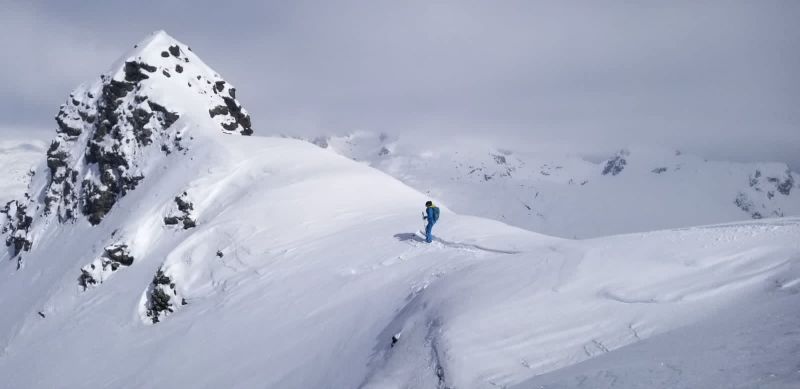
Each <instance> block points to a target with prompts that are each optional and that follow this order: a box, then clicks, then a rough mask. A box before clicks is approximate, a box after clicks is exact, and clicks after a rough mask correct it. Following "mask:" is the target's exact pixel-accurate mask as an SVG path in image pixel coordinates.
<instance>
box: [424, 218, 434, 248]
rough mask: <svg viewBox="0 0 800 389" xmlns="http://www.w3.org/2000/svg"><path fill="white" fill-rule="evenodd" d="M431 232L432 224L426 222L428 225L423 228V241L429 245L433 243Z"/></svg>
mask: <svg viewBox="0 0 800 389" xmlns="http://www.w3.org/2000/svg"><path fill="white" fill-rule="evenodd" d="M431 230H433V223H431V222H428V225H426V226H425V241H426V242H428V243H431V242H432V241H433V234H432V233H431Z"/></svg>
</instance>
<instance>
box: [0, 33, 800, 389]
mask: <svg viewBox="0 0 800 389" xmlns="http://www.w3.org/2000/svg"><path fill="white" fill-rule="evenodd" d="M172 46H177V47H179V48H180V49H181V52H183V50H185V49H184V48H186V46H185V45H183V44H181V43H179V42H176V41H175V40H174V39H172V38H171V37H169V36H168V35H166V34H165V33H163V32H159V33H156V34H154V35H153V36H152V37H150V38H148V39H147V40H146V41H144V42H143V43H142V44H140V45H139V46H138V47H137V50H135V51H134V52H133V53H132V54H129V55H126V56H125V57H124V58H125V59H129V58H142V62H144V63H145V64H147V65H148V66H154V67H156V68H159V67H164V66H167V65H164V63H163V62H162V61H167V60H168V61H173V60H174V59H173V58H172V57H170V56H167V57H161V56H160V54H159V52H160V51H161V50H162V49H164V48H165V47H172ZM142 47H144V48H145V49H142ZM153 53H155V55H153ZM160 58H165V59H164V60H162V59H160ZM122 62H123V63H124V62H126V61H125V60H123V61H122ZM191 63H192V64H193V65H192V66H191V67H189V66H187V67H186V69H185V70H187V71H188V72H189V74H190V75H191V74H194V73H195V72H202V74H209V75H211V76H214V73H213V71H212V70H210V69H208V68H207V67H206V66H205V65H204V64H202V63H201V62H200V61H199V60H196V58H194V57H192V58H191ZM120 66H122V65H120ZM169 66H172V64H169ZM115 71H116V69H112V71H111V72H109V76H107V77H105V78H104V79H102V80H101V81H100V83H99V84H97V85H95V86H96V87H97V88H100V89H103V88H104V85H109V84H110V80H113V79H117V80H121V79H123V78H124V77H125V76H124V75H122V74H117V75H114V74H115ZM157 74H158V72H157V71H154V72H152V75H153V76H156V75H157ZM153 76H151V77H150V78H148V79H143V80H138V81H135V82H133V84H134V85H133V88H132V89H131V90H129V91H128V93H126V94H124V95H123V96H121V97H117V98H116V101H120V100H123V101H126V99H130V100H129V101H131V102H135V101H136V100H141V101H140V103H141V102H144V101H152V100H151V99H153V100H156V99H157V101H156V103H157V104H158V105H159V106H160V107H162V108H163V110H160V111H158V112H170V113H171V114H173V115H177V116H178V118H177V119H175V120H174V121H172V122H171V123H169V125H164V124H165V123H163V119H164V117H163V116H166V115H158V114H155V113H154V114H153V116H152V117H151V118H153V120H154V121H150V122H148V125H146V126H140V129H139V130H137V129H136V126H131V127H127V126H128V124H130V123H131V122H130V121H127V120H126V119H124V118H125V117H126V116H127V114H128V112H124V111H125V106H124V105H119V106H117V107H115V110H114V111H115V112H117V116H115V118H114V120H116V123H115V124H113V125H111V128H110V130H109V131H106V133H107V134H109V135H113V134H114V133H115V132H121V133H122V134H121V135H122V139H126V137H127V136H129V135H131V136H133V135H136V134H137V133H138V134H140V133H141V131H140V130H141V128H145V127H147V128H149V129H151V130H152V131H151V133H150V135H149V136H150V137H151V142H149V143H146V142H141V143H135V142H139V141H138V140H136V137H135V136H133V138H130V139H131V140H130V143H127V144H128V145H129V146H128V147H130V148H129V149H123V148H124V147H125V146H122V145H121V144H120V143H117V142H116V141H118V140H117V139H116V138H114V137H111V138H105V137H104V136H103V134H102V132H104V131H105V130H103V128H104V126H107V125H104V124H102V123H103V122H102V121H97V120H94V121H92V122H89V121H88V120H85V119H83V120H77V119H76V120H75V121H74V122H72V123H71V124H70V128H77V129H79V130H80V134H79V135H78V136H70V137H66V136H64V134H65V132H64V131H63V130H62V131H61V132H59V134H58V136H57V141H59V142H62V144H64V145H65V146H64V147H63V150H64V151H65V152H66V154H67V155H68V157H66V158H64V159H63V161H64V163H63V164H61V163H53V162H52V158H53V156H52V155H53V152H52V151H51V152H49V154H50V157H49V158H50V160H49V161H48V162H50V164H49V165H50V166H48V164H47V163H42V165H41V166H40V167H39V168H38V172H37V174H36V176H35V178H34V181H33V185H32V186H31V192H30V201H20V202H17V203H14V204H13V209H8V210H7V211H6V212H7V213H9V214H10V216H12V217H11V221H10V223H7V224H6V232H5V234H7V236H10V237H14V239H12V240H11V242H12V244H11V245H10V246H9V249H8V250H7V251H6V252H4V253H3V254H2V255H1V256H0V311H1V312H3V315H2V317H0V376H1V377H3V385H4V386H8V387H15V388H22V387H26V388H27V387H114V388H140V387H180V388H184V387H185V388H206V387H207V388H214V387H232V388H253V387H264V388H492V387H512V386H515V385H516V386H518V387H539V385H540V382H536V381H531V380H536V379H546V380H548V381H547V382H544V381H541V382H543V383H545V384H547V385H549V384H550V382H554V383H557V384H561V383H563V384H564V385H566V386H561V387H580V385H581V384H582V382H583V383H585V382H599V381H580V380H579V381H571V379H572V377H576V376H579V375H587V376H591V377H595V376H598V377H602V376H603V375H602V374H601V373H597V374H595V375H591V374H593V372H598V371H602V372H609V373H608V374H620V372H621V371H624V372H629V374H628V375H627V377H630V378H629V381H626V384H625V385H624V386H621V387H631V388H636V387H643V385H642V383H643V382H655V381H647V380H651V379H653V378H657V377H656V376H655V375H648V374H646V372H647V371H648V370H646V369H650V370H652V371H655V373H654V374H656V373H658V374H662V376H666V375H668V374H672V373H669V372H663V365H662V362H663V360H662V359H660V358H661V357H660V356H659V355H660V354H658V353H659V352H662V351H663V350H665V348H666V347H665V346H664V341H663V339H664V338H666V339H668V342H675V343H680V342H683V343H685V341H684V336H683V335H681V333H684V332H685V333H689V334H690V335H691V334H694V335H691V336H688V337H687V338H688V339H690V340H692V339H695V338H697V337H700V336H701V335H703V334H707V333H712V332H714V331H716V329H717V327H718V326H717V325H716V324H717V323H719V321H720V317H725V318H726V320H725V323H728V324H730V326H729V327H723V328H727V329H729V331H728V332H721V335H720V336H723V337H724V339H723V341H724V340H734V337H736V338H735V340H737V341H738V342H739V343H737V345H738V348H737V350H744V351H746V353H744V351H743V353H742V354H740V359H739V360H737V363H736V364H731V363H729V362H728V360H727V358H728V357H729V356H728V355H721V354H719V353H718V354H712V357H713V358H712V360H709V361H703V362H704V363H705V364H706V365H705V366H708V367H709V368H708V369H697V371H696V373H694V374H693V375H692V376H691V377H689V376H686V375H680V374H672V375H670V376H669V377H670V381H664V382H666V383H664V382H662V383H660V384H657V385H655V386H650V385H644V386H646V387H675V386H678V387H680V386H681V385H684V386H685V385H689V384H692V383H696V382H704V383H712V385H710V386H711V387H719V385H716V384H717V383H719V384H722V383H726V382H730V381H728V380H729V378H728V375H727V373H726V372H724V371H722V372H721V371H719V370H718V369H716V368H715V367H717V366H735V367H736V368H737V372H738V374H739V375H738V376H737V377H739V378H741V379H742V381H739V383H741V384H742V385H740V386H741V387H757V386H756V385H754V384H753V383H766V384H769V385H774V387H780V386H778V385H780V384H785V385H784V387H790V386H789V385H790V384H797V383H798V382H800V375H798V372H797V370H796V366H795V365H794V364H793V363H794V361H795V359H794V358H795V356H796V348H795V347H777V348H774V349H766V348H763V347H760V346H763V345H765V344H770V343H769V342H767V343H762V342H764V341H765V340H767V341H770V342H772V344H775V343H779V342H778V341H779V340H780V341H786V342H788V343H789V344H796V340H797V335H795V334H793V333H788V334H787V333H786V332H785V329H786V328H790V324H789V323H796V322H797V319H798V316H797V315H796V313H797V310H796V309H795V308H793V307H796V306H798V302H800V300H798V296H800V294H798V292H800V268H798V260H799V259H800V242H798V240H797V236H798V234H799V233H800V219H798V218H784V219H769V220H761V221H753V222H747V223H738V224H730V225H718V226H709V227H697V228H689V229H682V230H668V231H660V232H650V233H640V234H634V235H622V236H616V237H610V238H600V239H593V240H585V241H574V240H567V239H561V238H554V237H548V236H545V235H540V234H537V233H533V232H529V231H526V230H522V229H519V228H516V227H512V226H509V225H507V224H504V223H501V222H497V221H492V220H488V219H482V218H477V217H471V216H462V215H458V214H456V213H453V212H451V211H450V210H449V209H447V208H446V207H445V208H443V212H442V218H441V223H440V224H439V225H437V226H436V228H435V230H434V232H435V234H436V236H437V240H436V241H435V242H434V243H433V244H430V245H427V244H424V243H422V242H420V241H419V238H416V237H415V235H414V232H415V231H417V230H418V229H419V228H420V227H421V220H420V216H419V214H420V212H421V210H422V204H423V203H424V201H425V200H426V199H427V196H426V195H424V194H422V193H420V192H418V191H416V190H414V189H412V188H410V187H409V186H407V185H405V184H403V183H401V182H400V181H398V180H396V179H394V178H392V177H391V176H389V175H387V174H385V173H382V172H380V171H378V170H375V169H372V168H370V167H369V166H366V165H364V164H359V163H356V162H354V161H352V160H350V159H348V158H344V157H342V156H339V155H337V154H336V153H330V152H327V151H325V150H321V149H320V148H318V147H315V146H313V145H311V144H309V143H307V142H302V141H298V140H292V139H282V138H265V137H246V136H238V135H236V134H235V133H241V131H242V130H241V128H237V130H236V131H229V130H228V129H227V128H225V127H222V126H221V124H220V123H219V122H218V119H219V118H218V117H216V115H211V114H210V111H213V110H214V108H215V107H217V105H216V104H218V101H217V100H216V99H214V98H213V95H214V93H213V91H209V90H207V89H202V90H201V92H202V91H206V93H198V92H197V90H192V89H189V92H186V90H184V89H180V88H183V85H184V83H183V81H185V80H178V81H175V79H174V78H166V77H164V78H158V77H157V76H156V77H153ZM207 85H210V84H207ZM95 86H92V87H90V89H91V88H94V87H95ZM190 92H191V93H190ZM209 93H210V94H211V96H209ZM95 95H96V94H95ZM137 96H139V97H138V98H137ZM141 96H147V98H146V99H145V98H142V97H141ZM103 104H105V103H103ZM103 104H100V103H98V104H95V103H92V102H88V103H86V105H87V106H88V108H86V107H84V108H85V109H89V110H92V109H95V108H96V107H99V108H100V110H102V109H103ZM237 104H238V103H237ZM81 105H83V104H81ZM117 109H122V110H123V112H120V111H116V110H117ZM109 115H110V114H109ZM78 117H81V116H80V115H78ZM158 119H161V120H158ZM111 121H113V120H111ZM109 123H110V122H109ZM226 123H239V122H236V121H230V122H226ZM248 127H249V126H248ZM98 131H99V132H101V134H100V135H97V134H98ZM126 131H127V132H126ZM177 136H180V141H179V142H178V145H179V146H180V147H178V145H176V144H175V143H174V141H175V140H176V137H177ZM93 142H96V143H99V144H102V145H103V146H107V147H108V152H107V153H100V155H101V156H102V155H105V156H113V158H98V159H96V160H94V162H92V161H89V160H87V159H86V156H87V155H88V154H89V153H93V152H95V151H92V150H91V147H92V146H91V145H92V144H93ZM124 142H125V141H124V140H123V141H122V143H124ZM114 145H117V146H116V148H115V146H114ZM164 145H166V146H167V147H166V148H167V149H168V151H170V152H167V151H165V150H164V149H163V148H162V147H161V146H164ZM51 150H53V149H52V148H51ZM120 150H122V152H120ZM108 160H110V161H116V162H119V165H114V166H116V167H113V166H112V167H109V165H110V164H111V162H108ZM59 161H62V160H61V159H59ZM104 161H106V162H104ZM123 161H124V163H122V162H123ZM103 164H105V166H104V168H101V165H103ZM119 166H123V167H124V169H119ZM108 169H112V171H111V172H110V173H108V174H112V175H113V176H114V180H110V179H109V177H106V178H105V179H104V178H102V177H100V178H98V177H97V174H99V173H98V172H99V171H104V170H108ZM113 169H117V170H116V171H114V170H113ZM65 171H69V172H71V171H76V172H79V173H76V174H73V173H68V174H67V175H66V181H63V180H62V181H60V182H57V181H58V180H59V179H60V177H62V175H61V174H64V172H65ZM129 171H135V172H136V173H135V174H133V175H130V174H128V173H127V172H129ZM73 175H76V176H77V178H76V179H75V182H76V183H80V184H78V185H74V186H69V187H68V188H72V189H69V190H64V186H57V187H58V188H59V190H58V191H53V190H52V189H53V188H54V186H53V185H54V184H56V185H61V184H63V183H64V182H71V181H70V180H72V178H71V177H72V176H73ZM107 176H108V175H107ZM139 176H141V177H142V178H138V179H136V182H135V185H133V186H132V187H128V188H127V189H126V190H124V191H122V190H119V191H116V189H119V187H115V186H114V185H112V184H106V183H114V182H117V181H116V180H121V181H124V180H123V179H124V178H126V177H139ZM42 177H44V178H42ZM87 181H88V182H90V183H94V185H97V186H98V188H99V192H97V191H93V190H91V189H86V188H91V187H90V186H89V184H86V186H85V185H84V184H82V182H87ZM98 183H99V184H98ZM78 188H80V189H78ZM73 191H75V192H74V193H73ZM48 195H50V196H52V197H48ZM73 195H74V196H75V198H77V205H76V206H75V207H72V208H71V204H72V203H70V202H68V201H65V199H64V198H65V197H67V198H69V197H71V196H73ZM92 196H98V197H99V198H112V199H113V201H112V202H111V203H110V206H109V207H108V209H105V208H102V207H101V208H93V207H91V206H90V207H88V208H87V204H90V205H91V204H94V203H93V201H95V200H96V199H92ZM104 196H105V197H104ZM109 196H111V197H109ZM48 198H49V199H50V200H49V203H50V204H57V205H58V206H59V207H61V208H57V207H56V206H55V205H54V206H51V207H50V208H49V210H48V207H47V205H46V201H47V199H48ZM103 205H104V206H105V205H109V204H108V203H103ZM70 209H71V210H73V211H74V213H73V214H72V215H71V216H72V217H71V218H67V217H65V216H67V215H68V213H67V212H61V211H67V210H70ZM98 210H101V211H103V212H100V213H98ZM28 217H29V218H30V220H28V219H27V218H28ZM17 242H21V243H20V244H19V245H17V244H16V243H17ZM733 309H742V310H743V311H750V310H752V311H753V312H754V313H753V314H752V315H750V314H748V315H746V316H745V317H744V318H743V319H742V320H739V318H738V317H737V316H736V315H730V316H718V315H717V313H718V312H723V313H724V312H728V311H729V310H733ZM756 312H757V313H763V314H769V315H772V317H773V321H772V323H774V325H768V326H761V325H758V323H757V322H756V321H755V320H756V317H755V316H754V315H755V313H756ZM727 317H730V319H727ZM704 326H710V328H708V329H704V328H706V327H704ZM740 329H741V330H745V329H746V330H747V331H748V332H749V334H745V335H746V336H739V335H740V332H741V331H739V330H740ZM726 333H729V334H730V336H729V337H728V336H725V334H726ZM698 334H699V335H698ZM723 341H720V343H723ZM708 344H710V345H717V344H719V343H713V339H710V340H709V343H708ZM687 347H688V346H687ZM687 349H688V351H687V353H688V352H692V350H691V348H687ZM642 355H648V356H650V355H653V356H654V357H652V358H647V359H642V357H641V356H642ZM670 357H671V356H670ZM665 358H666V357H665ZM770 358H772V359H770ZM767 361H775V363H774V364H769V365H767V364H766V363H765V362H767ZM594 362H596V363H597V364H595V365H589V364H591V363H594ZM634 362H636V363H638V365H635V366H633V365H632V364H633V363H634ZM695 363H696V360H692V359H690V358H687V359H685V360H675V361H673V360H671V361H670V366H675V367H676V368H678V369H683V370H682V371H689V368H691V367H693V366H695ZM688 364H691V366H688ZM631 366H632V367H631ZM637 368H638V370H637ZM570 369H572V370H570ZM643 369H644V370H643ZM659 369H660V370H659ZM643 371H644V372H645V373H643ZM560 372H565V373H564V375H563V376H558V374H560ZM598 374H599V375H598ZM591 377H590V378H588V379H594V378H591ZM597 379H599V378H597ZM673 383H674V384H675V385H673ZM737 385H738V383H737ZM589 387H592V386H591V385H590V386H589ZM733 387H736V385H734V386H733Z"/></svg>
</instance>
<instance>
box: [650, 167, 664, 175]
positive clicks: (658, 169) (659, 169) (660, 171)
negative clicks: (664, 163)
mask: <svg viewBox="0 0 800 389" xmlns="http://www.w3.org/2000/svg"><path fill="white" fill-rule="evenodd" d="M666 171H667V168H665V167H657V168H655V169H653V170H651V172H653V173H655V174H661V173H664V172H666Z"/></svg>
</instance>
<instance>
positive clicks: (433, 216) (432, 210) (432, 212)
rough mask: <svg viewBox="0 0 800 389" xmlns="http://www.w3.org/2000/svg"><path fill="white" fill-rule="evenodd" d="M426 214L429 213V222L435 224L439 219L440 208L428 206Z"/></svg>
mask: <svg viewBox="0 0 800 389" xmlns="http://www.w3.org/2000/svg"><path fill="white" fill-rule="evenodd" d="M425 214H426V215H427V217H426V219H427V220H428V223H431V224H434V223H436V222H437V221H438V220H439V208H437V207H427V208H426V209H425Z"/></svg>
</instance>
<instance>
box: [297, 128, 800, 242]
mask: <svg viewBox="0 0 800 389" xmlns="http://www.w3.org/2000/svg"><path fill="white" fill-rule="evenodd" d="M312 142H313V143H315V144H317V145H319V146H322V147H323V148H327V149H329V150H332V151H335V152H337V153H339V154H342V155H345V156H347V157H349V158H352V159H355V160H357V161H361V162H364V163H368V164H369V165H370V166H373V167H375V168H377V169H380V170H382V171H384V172H386V173H388V174H390V175H392V176H394V177H396V178H398V179H400V180H401V181H403V182H404V183H406V184H408V185H410V186H411V187H413V188H415V189H417V190H419V191H422V192H423V193H427V194H429V195H430V196H432V197H434V198H438V199H440V200H441V201H444V202H446V203H447V204H448V205H450V206H451V208H452V209H453V210H454V211H456V212H459V213H463V214H471V215H476V216H482V217H487V218H492V219H496V220H500V221H503V222H505V223H509V224H512V225H515V226H518V227H522V228H525V229H528V230H532V231H536V232H540V233H544V234H548V235H555V236H560V237H565V238H591V237H599V236H607V235H613V234H621V233H631V232H640V231H652V230H658V229H666V228H676V227H687V226H694V225H702V224H714V223H725V222H733V221H737V220H744V219H749V218H754V217H755V218H767V217H782V216H798V215H800V175H799V174H797V173H793V172H791V171H790V169H789V168H788V166H787V165H786V164H785V163H768V162H765V163H737V162H730V161H714V160H706V159H703V158H700V157H697V156H693V155H689V154H685V153H681V152H679V151H675V150H666V149H658V148H630V149H623V150H621V151H620V152H619V153H617V155H609V156H605V157H601V158H598V157H596V156H593V157H592V156H587V155H584V154H581V153H578V152H575V151H572V150H569V149H565V148H564V147H563V146H548V145H541V146H538V147H534V149H528V150H525V151H522V150H515V149H513V147H512V148H502V147H500V146H499V145H493V144H492V143H491V141H488V142H478V141H474V140H463V139H459V138H458V137H453V139H448V140H446V141H442V140H428V139H418V138H414V139H410V138H403V137H394V136H389V135H386V134H378V133H372V132H365V131H356V132H353V133H351V134H349V135H345V136H333V137H320V138H316V139H313V140H312ZM617 157H619V158H620V159H621V160H624V161H625V162H624V165H623V166H621V168H622V169H621V170H620V171H619V172H617V173H616V174H614V172H608V173H607V174H603V172H604V170H605V167H606V164H607V163H608V162H609V161H610V160H613V159H614V158H617ZM779 186H780V189H781V190H779Z"/></svg>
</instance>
